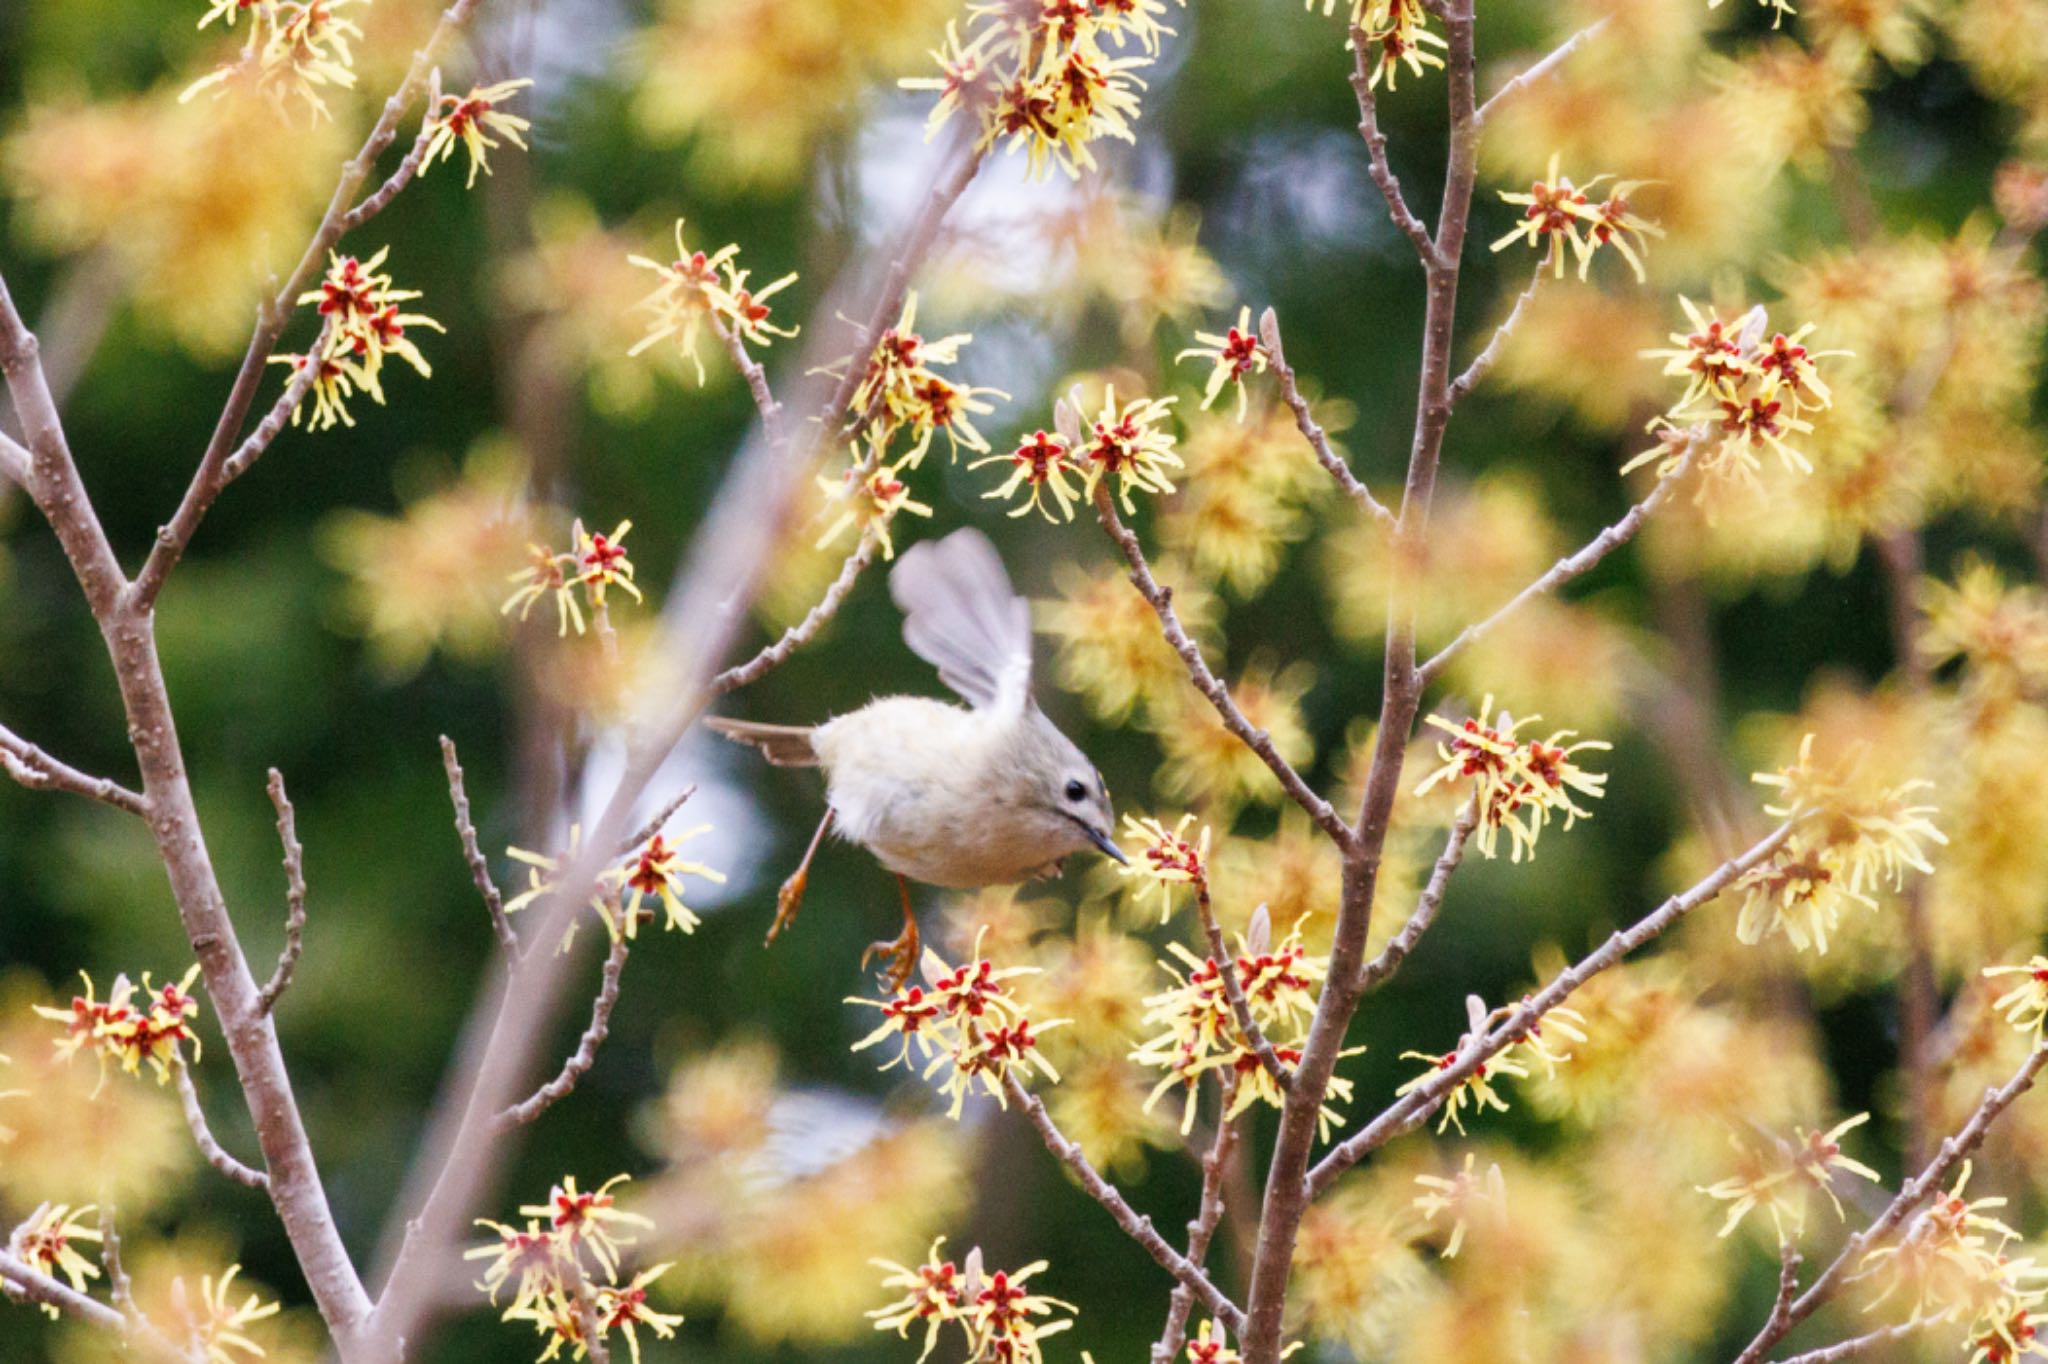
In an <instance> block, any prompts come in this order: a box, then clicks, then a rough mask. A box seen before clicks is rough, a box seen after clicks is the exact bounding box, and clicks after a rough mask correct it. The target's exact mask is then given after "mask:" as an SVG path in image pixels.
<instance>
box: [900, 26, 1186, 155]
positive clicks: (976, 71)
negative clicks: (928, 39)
mask: <svg viewBox="0 0 2048 1364" xmlns="http://www.w3.org/2000/svg"><path fill="white" fill-rule="evenodd" d="M1182 3H1185V0H1182ZM967 8H968V19H967V24H968V38H967V41H966V42H964V43H963V42H962V41H961V40H960V34H959V32H958V30H957V29H956V28H955V27H954V26H953V25H951V24H949V25H947V27H946V43H945V46H944V48H942V49H940V50H938V51H935V52H933V53H932V59H933V60H934V61H935V62H937V63H938V66H939V71H940V74H939V75H937V76H920V77H915V78H913V79H910V80H905V81H903V82H901V84H902V85H903V87H904V88H905V89H909V90H935V91H937V92H938V95H939V100H938V103H937V104H936V105H935V106H933V108H932V113H931V119H930V121H929V124H928V130H929V131H930V132H936V131H937V130H938V129H939V128H941V127H943V126H944V125H945V123H946V122H947V121H948V120H949V119H951V118H952V116H953V114H954V112H955V111H964V112H965V113H966V115H967V116H968V117H969V118H971V119H973V120H974V122H975V124H976V126H977V127H978V128H979V129H980V135H979V137H978V138H977V140H976V146H977V147H980V148H988V147H991V146H994V145H995V144H996V143H997V142H1002V143H1004V144H1005V148H1006V150H1010V151H1015V150H1017V149H1019V148H1022V149H1023V151H1024V154H1025V158H1026V162H1027V164H1028V165H1029V167H1030V173H1031V175H1032V176H1033V177H1034V178H1035V177H1039V176H1043V175H1044V174H1045V173H1046V171H1047V169H1048V167H1050V166H1054V165H1057V166H1058V167H1059V168H1060V169H1061V170H1063V171H1065V172H1066V173H1067V175H1068V176H1070V177H1072V178H1075V179H1078V178H1080V174H1081V172H1082V171H1083V170H1093V169H1094V168H1095V154H1094V153H1093V152H1092V151H1090V150H1089V144H1091V143H1093V142H1095V141H1097V140H1098V139H1100V138H1104V137H1114V138H1120V139H1122V140H1123V141H1125V142H1133V141H1136V136H1135V134H1133V133H1132V131H1131V121H1132V120H1133V119H1135V118H1136V117H1137V116H1138V92H1139V91H1140V90H1142V89H1144V87H1145V82H1144V80H1143V79H1142V78H1140V77H1139V76H1138V75H1137V72H1138V71H1140V70H1142V69H1143V68H1145V67H1147V66H1150V65H1151V64H1152V62H1153V61H1154V59H1156V58H1157V56H1158V55H1159V40H1160V39H1161V38H1162V37H1163V36H1165V35H1167V34H1170V33H1171V32H1172V31H1173V30H1171V29H1169V28H1166V27H1165V26H1164V25H1162V24H1161V23H1160V22H1159V18H1160V16H1161V15H1163V14H1165V13H1166V6H1165V5H1164V4H1161V3H1160V0H1022V2H1021V3H1019V2H1018V0H976V2H975V3H972V4H970V5H969V6H968V7H967ZM1132 43H1135V44H1136V45H1137V49H1138V50H1137V51H1136V52H1134V53H1133V54H1132V55H1130V56H1116V57H1112V56H1110V55H1109V53H1108V51H1107V48H1109V47H1114V48H1115V49H1116V50H1117V51H1118V52H1123V51H1124V50H1125V49H1126V48H1127V47H1129V46H1130V44H1132Z"/></svg>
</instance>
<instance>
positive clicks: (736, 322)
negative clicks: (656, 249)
mask: <svg viewBox="0 0 2048 1364" xmlns="http://www.w3.org/2000/svg"><path fill="white" fill-rule="evenodd" d="M739 254H740V248H739V246H738V244H737V243H728V244H727V245H725V246H722V247H720V248H719V249H718V250H716V251H714V252H712V253H710V254H709V255H706V254H705V253H704V252H702V251H692V250H691V249H690V248H689V247H687V246H685V245H684V244H683V220H682V219H681V218H678V219H676V254H675V258H674V259H673V260H671V261H669V262H668V264H666V265H664V264H662V263H661V262H660V261H655V260H649V259H648V258H647V257H645V256H629V257H627V259H628V260H630V261H631V262H632V263H633V264H634V265H637V266H639V267H640V268H641V269H643V270H652V271H653V272H654V274H655V277H656V278H657V279H659V280H660V283H658V284H656V285H655V286H654V290H653V291H652V292H651V293H649V294H648V295H647V297H645V298H643V299H641V300H640V304H639V306H640V308H641V309H642V310H644V311H646V312H648V313H651V314H653V319H654V320H653V321H651V322H650V323H648V324H647V334H646V335H645V336H643V337H641V338H640V340H639V341H638V342H637V343H636V344H635V345H634V346H633V348H632V350H630V351H628V352H627V354H629V355H638V354H640V352H642V351H644V350H646V349H648V348H649V347H650V346H655V345H658V344H660V343H661V342H663V341H666V340H668V339H669V338H670V337H674V338H675V341H676V344H677V346H679V347H680V348H681V349H682V353H683V354H684V355H685V356H687V357H688V358H689V361H690V363H691V365H692V366H694V367H695V369H696V371H697V382H698V383H699V384H702V383H703V382H704V377H705V376H704V358H703V356H702V355H701V354H699V353H698V350H697V343H698V340H699V338H700V337H701V336H702V335H703V331H704V324H705V322H706V321H709V322H711V324H712V326H713V327H714V328H719V329H726V328H730V329H731V332H732V333H733V334H734V335H736V336H738V337H740V338H741V339H743V340H745V341H750V342H752V343H753V344H754V345H757V346H766V345H767V344H769V342H770V341H771V340H772V339H773V338H775V337H778V336H781V337H792V336H795V335H796V329H795V328H794V327H791V328H787V329H785V328H782V327H778V326H776V325H775V324H774V323H773V322H770V321H769V320H768V319H769V318H770V317H771V316H772V315H773V313H774V309H773V307H772V306H771V305H770V304H769V302H768V300H769V299H770V298H772V297H773V296H775V295H776V294H778V293H780V292H782V291H783V290H784V289H786V288H788V287H789V286H790V285H792V284H794V283H796V272H795V271H794V270H792V271H791V272H790V273H788V274H786V275H784V276H783V277H782V278H781V279H778V280H776V281H775V282H774V283H773V284H770V285H768V286H766V287H765V288H761V289H755V288H752V287H750V286H749V285H748V284H747V274H748V272H747V271H745V270H742V269H740V268H739V266H738V265H736V264H734V262H735V261H737V260H738V259H739Z"/></svg>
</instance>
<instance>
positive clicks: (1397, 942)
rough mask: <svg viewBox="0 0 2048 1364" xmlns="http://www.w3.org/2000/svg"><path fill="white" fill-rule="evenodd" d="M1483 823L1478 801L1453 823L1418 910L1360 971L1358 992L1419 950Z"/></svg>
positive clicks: (1373, 985) (1375, 983) (1385, 976)
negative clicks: (1477, 827)
mask: <svg viewBox="0 0 2048 1364" xmlns="http://www.w3.org/2000/svg"><path fill="white" fill-rule="evenodd" d="M1478 822H1479V809H1478V805H1477V803H1476V802H1475V803H1473V804H1470V805H1467V806H1466V807H1465V809H1464V811H1463V812H1462V813H1461V814H1459V816H1458V820H1457V822H1456V823H1455V824H1453V825H1451V832H1450V834H1449V836H1448V837H1446V838H1445V839H1444V850H1443V853H1442V855H1441V856H1439V857H1438V858H1437V860H1436V870H1434V871H1432V872H1431V873H1430V874H1429V884H1428V885H1426V886H1424V887H1423V888H1422V895H1421V898H1419V899H1418V900H1417V901H1416V902H1415V912H1414V913H1413V914H1410V915H1409V916H1408V922H1407V923H1405V924H1403V925H1402V926H1401V931H1400V932H1399V933H1396V934H1395V935H1394V936H1393V938H1392V939H1390V940H1389V941H1388V943H1387V945H1386V946H1385V947H1382V948H1381V949H1380V954H1379V955H1378V956H1377V957H1374V958H1373V959H1372V960H1371V961H1369V962H1367V963H1366V964H1365V966H1364V968H1363V969H1362V970H1360V971H1359V973H1358V992H1359V993H1360V994H1366V993H1368V992H1370V991H1372V990H1377V989H1378V988H1379V987H1380V986H1382V985H1384V984H1386V983H1387V980H1388V978H1389V977H1391V976H1392V975H1393V974H1394V972H1396V971H1398V970H1400V969H1401V963H1402V962H1404V961H1406V960H1407V959H1408V954H1409V953H1410V952H1413V951H1414V950H1415V944H1417V943H1419V942H1421V941H1422V935H1423V934H1425V933H1427V932H1428V931H1429V927H1430V925H1431V924H1433V923H1435V922H1436V912H1437V910H1438V909H1439V908H1441V907H1442V905H1443V902H1444V891H1445V890H1446V889H1448V888H1449V886H1450V884H1451V873H1452V872H1454V871H1456V870H1457V869H1458V864H1459V863H1460V862H1462V861H1464V859H1465V840H1466V839H1468V838H1470V837H1471V836H1472V829H1473V826H1474V825H1476V824H1477V823H1478Z"/></svg>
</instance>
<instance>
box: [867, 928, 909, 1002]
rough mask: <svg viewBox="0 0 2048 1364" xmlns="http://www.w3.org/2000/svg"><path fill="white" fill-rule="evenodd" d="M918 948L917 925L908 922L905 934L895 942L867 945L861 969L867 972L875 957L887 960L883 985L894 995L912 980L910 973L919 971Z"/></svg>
mask: <svg viewBox="0 0 2048 1364" xmlns="http://www.w3.org/2000/svg"><path fill="white" fill-rule="evenodd" d="M918 946H919V943H918V936H917V924H916V922H915V921H906V922H905V923H904V925H903V932H902V933H901V934H900V935H899V936H898V937H897V938H896V939H895V940H894V941H893V942H883V941H876V942H871V943H869V944H868V945H867V948H866V950H865V951H863V952H862V953H861V954H860V965H861V969H862V970H863V971H865V970H866V969H867V965H868V961H869V960H870V959H871V958H873V957H878V956H879V957H885V958H887V959H888V962H889V969H888V970H887V971H884V972H883V973H882V976H881V979H882V985H883V988H885V989H886V990H888V991H889V992H890V993H891V994H894V993H895V992H896V991H898V990H900V989H902V988H903V984H904V982H905V981H907V980H909V979H910V973H911V972H912V971H913V970H915V969H917V955H918Z"/></svg>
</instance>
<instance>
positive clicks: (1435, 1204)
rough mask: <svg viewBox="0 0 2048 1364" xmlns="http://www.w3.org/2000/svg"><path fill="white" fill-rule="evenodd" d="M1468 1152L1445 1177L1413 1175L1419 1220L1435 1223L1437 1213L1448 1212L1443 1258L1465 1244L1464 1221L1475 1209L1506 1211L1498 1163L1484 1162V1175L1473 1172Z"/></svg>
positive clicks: (1452, 1257)
mask: <svg viewBox="0 0 2048 1364" xmlns="http://www.w3.org/2000/svg"><path fill="white" fill-rule="evenodd" d="M1473 1160H1474V1156H1473V1154H1472V1152H1470V1151H1467V1152H1466V1153H1465V1164H1464V1167H1463V1168H1462V1169H1460V1170H1459V1171H1458V1172H1457V1173H1456V1174H1454V1175H1451V1176H1450V1177H1448V1178H1446V1177H1445V1176H1443V1175H1431V1174H1421V1175H1417V1176H1415V1182H1416V1183H1417V1184H1420V1185H1421V1186H1422V1188H1423V1190H1424V1192H1422V1193H1419V1194H1417V1195H1416V1196H1415V1203H1414V1207H1415V1211H1417V1212H1419V1213H1421V1214H1422V1220H1423V1221H1424V1222H1427V1223H1429V1224H1431V1225H1432V1226H1434V1225H1435V1223H1436V1219H1437V1215H1438V1214H1439V1213H1446V1212H1447V1213H1449V1214H1450V1215H1451V1235H1450V1239H1449V1240H1447V1241H1445V1242H1444V1249H1443V1256H1444V1258H1445V1259H1446V1260H1455V1259H1457V1258H1458V1251H1459V1250H1460V1249H1462V1248H1463V1246H1464V1244H1465V1223H1466V1220H1467V1219H1468V1218H1470V1217H1471V1215H1472V1213H1473V1210H1474V1209H1476V1208H1486V1209H1490V1210H1491V1211H1492V1212H1493V1214H1494V1215H1495V1216H1499V1215H1500V1214H1501V1213H1503V1212H1505V1211H1506V1210H1507V1197H1508V1187H1507V1180H1506V1177H1505V1176H1503V1175H1502V1174H1501V1172H1500V1166H1499V1165H1496V1164H1488V1165H1487V1167H1486V1173H1485V1174H1484V1175H1478V1174H1474V1173H1473V1170H1472V1162H1473Z"/></svg>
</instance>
